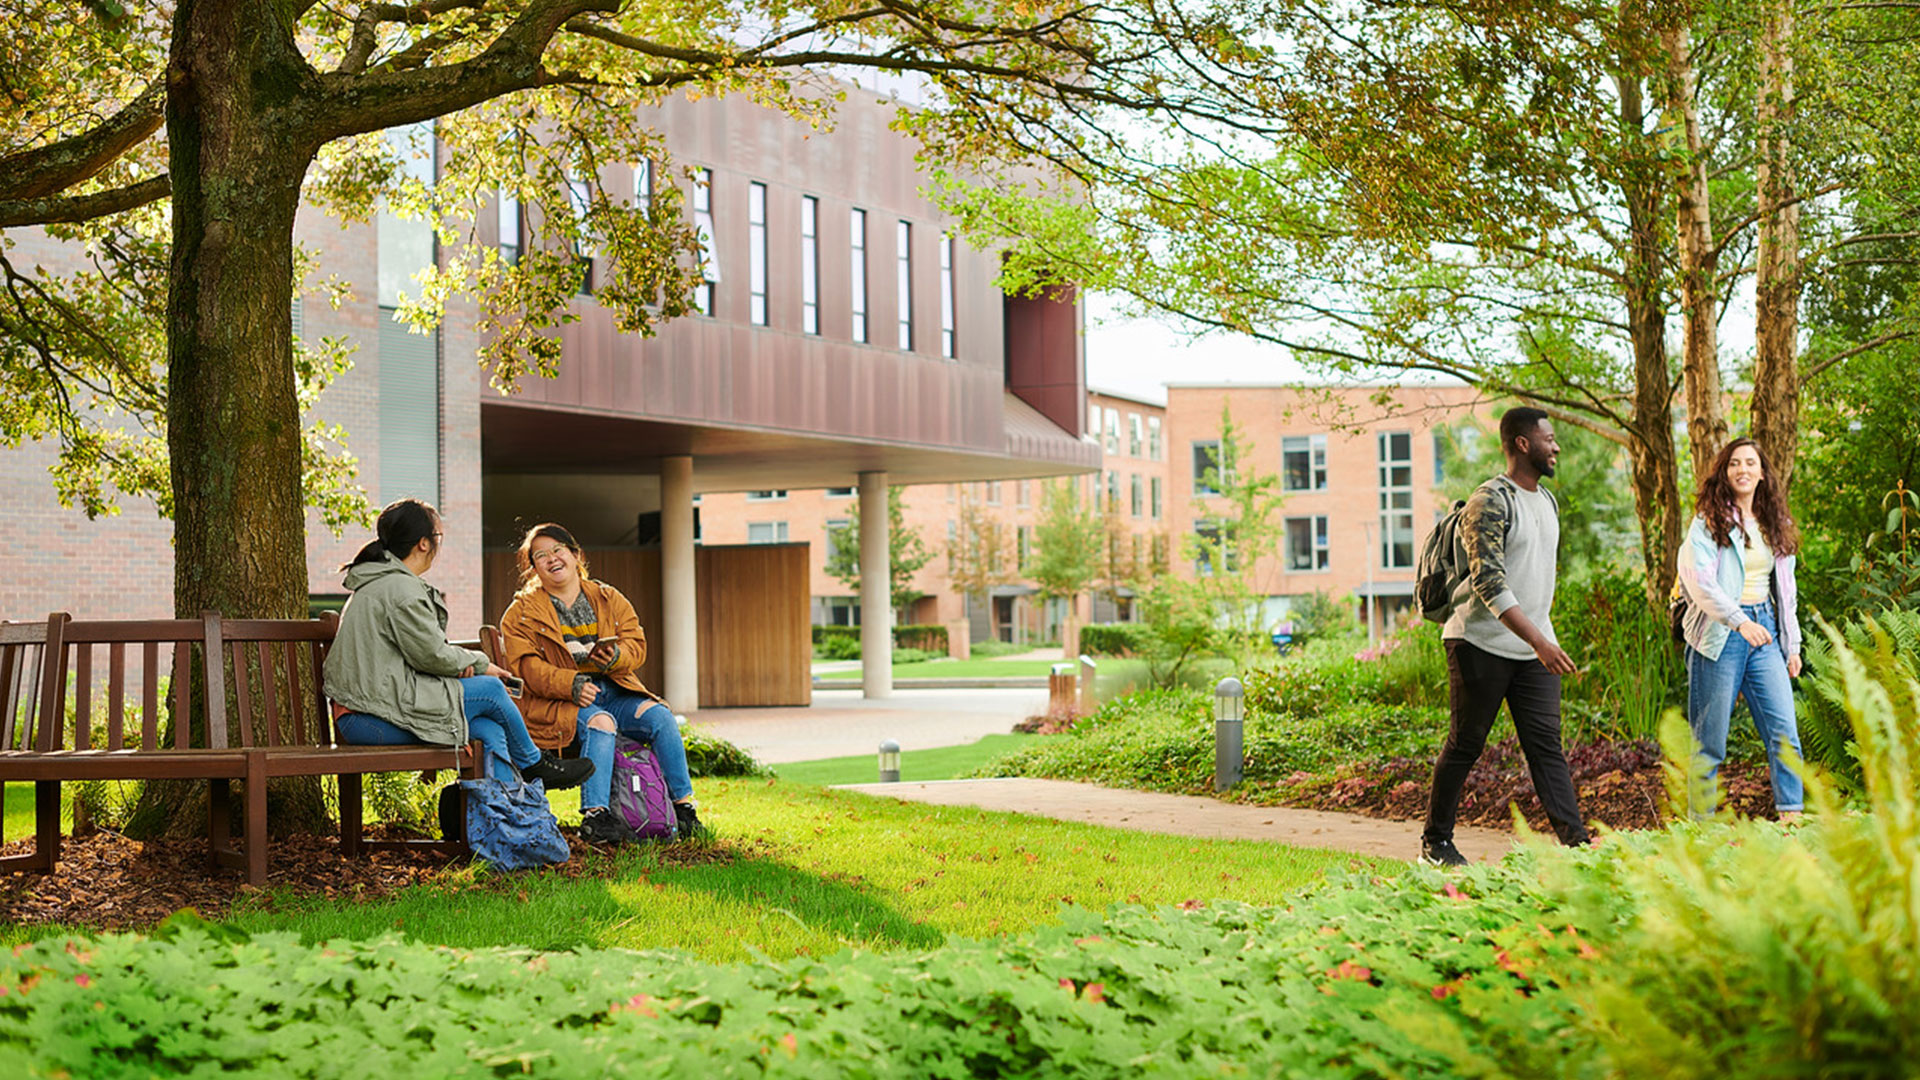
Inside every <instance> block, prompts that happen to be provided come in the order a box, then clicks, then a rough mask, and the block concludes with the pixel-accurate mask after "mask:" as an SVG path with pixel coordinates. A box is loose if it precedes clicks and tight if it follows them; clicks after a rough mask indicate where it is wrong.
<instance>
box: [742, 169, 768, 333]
mask: <svg viewBox="0 0 1920 1080" xmlns="http://www.w3.org/2000/svg"><path fill="white" fill-rule="evenodd" d="M747 297H748V299H747V319H748V320H749V321H751V322H752V323H753V325H755V326H765V325H767V185H765V184H762V183H760V182H759V181H757V180H756V181H754V182H753V183H751V184H748V185H747Z"/></svg>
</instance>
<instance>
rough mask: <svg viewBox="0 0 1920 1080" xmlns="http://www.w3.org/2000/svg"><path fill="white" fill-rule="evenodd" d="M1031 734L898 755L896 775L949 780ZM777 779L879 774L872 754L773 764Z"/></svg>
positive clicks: (858, 778)
mask: <svg viewBox="0 0 1920 1080" xmlns="http://www.w3.org/2000/svg"><path fill="white" fill-rule="evenodd" d="M1036 737H1037V736H1033V735H987V736H983V737H981V738H980V739H977V740H975V741H974V742H971V743H968V744H966V745H965V746H936V747H932V748H929V749H925V750H908V751H905V752H903V753H902V754H901V755H900V779H901V780H902V781H913V780H951V779H953V778H954V777H956V776H963V775H965V774H967V773H969V772H972V771H973V770H975V769H977V768H979V767H980V766H982V765H985V764H986V763H987V762H989V761H993V760H995V759H997V758H1000V757H1002V756H1004V755H1006V754H1008V753H1011V752H1013V751H1014V750H1017V749H1019V748H1020V747H1022V746H1025V745H1027V744H1029V743H1031V742H1032V741H1033V740H1034V739H1035V738H1036ZM774 772H775V774H776V775H778V776H779V777H780V779H782V780H784V781H787V782H790V783H795V784H820V785H822V786H828V785H833V784H871V783H873V782H874V781H875V780H877V779H878V778H879V762H878V759H876V758H875V756H874V755H872V754H853V755H850V756H848V757H835V758H819V759H817V760H814V761H790V762H785V763H782V764H780V765H777V766H774Z"/></svg>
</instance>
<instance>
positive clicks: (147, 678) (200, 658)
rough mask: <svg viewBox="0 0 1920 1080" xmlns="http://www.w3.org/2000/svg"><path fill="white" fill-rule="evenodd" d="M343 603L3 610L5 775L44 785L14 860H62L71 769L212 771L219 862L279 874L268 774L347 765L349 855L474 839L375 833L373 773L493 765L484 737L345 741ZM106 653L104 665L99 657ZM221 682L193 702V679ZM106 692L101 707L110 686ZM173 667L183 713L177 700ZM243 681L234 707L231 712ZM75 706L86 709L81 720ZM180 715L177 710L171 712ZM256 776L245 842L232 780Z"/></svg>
mask: <svg viewBox="0 0 1920 1080" xmlns="http://www.w3.org/2000/svg"><path fill="white" fill-rule="evenodd" d="M337 626H338V617H337V616H333V615H328V616H326V617H325V618H322V619H317V620H311V621H307V620H291V619H223V618H222V617H221V616H220V615H219V614H217V613H212V612H209V613H207V614H205V615H203V616H202V617H201V618H199V619H151V620H135V621H120V622H84V621H76V620H74V619H72V618H71V617H70V616H68V615H67V614H65V613H61V612H56V613H54V614H53V615H50V616H48V618H47V621H46V622H45V623H41V624H29V623H5V624H0V781H27V782H31V783H33V784H34V808H35V810H34V814H35V823H34V834H35V845H34V850H33V851H32V852H29V853H27V854H24V855H16V856H13V857H10V858H5V859H0V870H22V869H33V870H43V871H51V870H52V869H53V868H54V866H55V864H56V863H57V862H58V860H59V857H60V784H61V783H62V782H64V781H71V780H206V781H208V782H209V785H210V787H209V797H208V821H207V829H208V839H209V841H210V842H211V858H212V860H213V862H214V863H215V864H216V865H227V866H243V867H245V869H246V872H247V880H248V881H249V882H250V883H252V884H255V885H260V884H265V882H266V875H267V844H268V839H267V780H268V779H270V778H274V777H290V776H335V777H338V778H339V792H340V846H341V850H342V851H343V852H344V853H345V854H348V855H359V854H361V853H363V852H365V851H368V850H379V849H387V848H396V847H402V848H422V847H424V848H429V849H433V850H439V851H445V852H448V853H450V854H464V853H465V851H466V845H465V843H464V842H462V841H458V840H455V841H445V840H418V841H379V842H372V841H368V840H367V839H366V838H365V837H364V835H363V820H364V812H363V802H364V794H363V788H362V782H361V778H362V777H363V776H365V775H366V774H368V773H381V772H423V771H426V770H429V769H436V770H437V769H446V768H457V769H458V770H459V772H460V774H461V775H462V776H478V775H479V772H478V764H477V763H478V762H479V760H480V756H481V755H480V751H479V750H478V744H477V743H476V744H470V745H468V746H463V747H459V748H457V749H456V748H454V747H446V746H355V745H350V744H343V743H340V742H338V741H337V733H336V731H335V729H334V725H333V721H332V714H331V710H330V709H329V707H328V704H327V699H326V692H325V689H324V687H323V686H322V673H323V670H324V667H323V665H324V662H325V659H326V653H327V649H328V648H329V646H330V645H331V644H332V641H333V636H334V631H335V629H336V628H337ZM102 652H104V659H105V666H104V671H102V670H101V669H98V668H96V666H95V665H96V661H97V660H99V659H101V657H100V655H99V654H100V653H102ZM196 675H197V676H198V677H200V678H201V679H202V680H203V682H204V685H205V687H206V693H205V695H204V699H203V705H202V706H201V708H200V709H199V711H198V712H195V711H193V709H192V707H191V706H192V702H193V695H192V687H191V684H192V680H193V678H194V677H195V676H196ZM103 679H104V701H103V702H101V703H99V704H101V705H103V706H104V707H96V701H95V697H96V692H97V691H99V690H101V689H102V688H103V684H102V680H103ZM163 681H165V682H168V684H169V685H168V687H167V690H168V699H169V705H170V707H171V711H170V714H169V713H166V712H163V710H162V709H161V707H160V706H161V697H160V692H161V683H162V682H163ZM230 696H231V705H232V722H229V708H228V707H229V704H230V702H229V697H230ZM69 712H71V723H70V724H69V723H68V722H67V718H68V714H69ZM169 721H170V722H169ZM234 781H239V782H240V783H241V784H242V785H244V788H245V794H246V805H245V807H244V809H243V812H242V813H241V814H240V815H239V816H240V819H241V821H242V822H243V828H242V836H243V838H244V843H243V845H242V846H241V847H238V848H236V847H235V846H234V845H233V843H232V838H231V836H230V835H229V834H230V832H231V828H230V825H229V823H230V822H231V821H232V820H233V818H234V816H235V815H234V809H235V807H234V804H233V790H232V784H233V782H234Z"/></svg>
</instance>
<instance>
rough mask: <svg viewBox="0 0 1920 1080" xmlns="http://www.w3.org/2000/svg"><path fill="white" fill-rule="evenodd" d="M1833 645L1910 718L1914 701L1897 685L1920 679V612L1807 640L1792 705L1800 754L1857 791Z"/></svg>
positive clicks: (1849, 625)
mask: <svg viewBox="0 0 1920 1080" xmlns="http://www.w3.org/2000/svg"><path fill="white" fill-rule="evenodd" d="M1822 625H1823V626H1824V625H1825V624H1824V623H1823V624H1822ZM1834 641H1842V642H1844V643H1845V644H1846V647H1847V650H1848V651H1849V652H1851V653H1852V654H1853V655H1854V656H1855V657H1856V658H1857V661H1858V662H1859V663H1860V664H1861V665H1862V666H1863V668H1864V669H1865V670H1866V672H1867V675H1868V678H1870V679H1872V680H1873V681H1875V682H1876V683H1879V684H1881V685H1883V686H1885V687H1887V693H1888V694H1890V695H1892V699H1893V704H1894V706H1895V708H1896V709H1900V710H1902V711H1903V712H1904V714H1905V715H1913V714H1914V713H1915V702H1914V701H1913V699H1912V697H1911V696H1905V695H1906V692H1905V691H1904V690H1903V689H1902V687H1904V686H1906V685H1909V684H1910V683H1911V681H1912V680H1914V679H1916V678H1920V611H1907V610H1901V609H1899V608H1889V609H1887V610H1885V611H1882V612H1880V613H1879V614H1878V615H1867V616H1863V617H1861V618H1860V619H1859V620H1857V621H1849V622H1846V623H1843V624H1841V625H1840V626H1839V627H1837V628H1835V637H1833V638H1832V639H1831V640H1830V639H1829V638H1827V637H1825V636H1823V635H1820V634H1812V635H1809V636H1808V638H1807V642H1806V646H1805V654H1806V663H1807V676H1806V678H1804V679H1803V680H1802V684H1801V685H1802V692H1801V693H1800V695H1799V696H1798V703H1797V706H1796V708H1797V711H1798V713H1799V721H1800V746H1801V752H1802V753H1803V754H1804V755H1805V756H1806V760H1807V761H1808V762H1810V763H1812V764H1814V765H1817V766H1819V767H1820V768H1822V769H1825V770H1826V771H1827V773H1829V774H1830V775H1831V776H1832V777H1833V779H1834V780H1835V782H1837V783H1838V784H1839V785H1840V786H1841V788H1842V789H1844V790H1845V791H1846V792H1848V793H1857V792H1859V791H1860V790H1861V789H1862V786H1863V784H1864V777H1863V776H1862V773H1861V769H1860V762H1859V759H1858V758H1857V756H1856V754H1855V747H1854V745H1853V728H1852V724H1851V722H1850V721H1849V719H1848V713H1847V688H1846V685H1845V682H1844V681H1843V679H1842V676H1841V666H1840V664H1839V663H1838V662H1837V661H1838V658H1837V655H1836V652H1835V647H1834Z"/></svg>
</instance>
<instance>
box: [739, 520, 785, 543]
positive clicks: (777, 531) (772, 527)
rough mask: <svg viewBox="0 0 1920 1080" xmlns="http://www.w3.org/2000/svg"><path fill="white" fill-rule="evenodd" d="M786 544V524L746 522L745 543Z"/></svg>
mask: <svg viewBox="0 0 1920 1080" xmlns="http://www.w3.org/2000/svg"><path fill="white" fill-rule="evenodd" d="M786 542H787V523H786V522H784V521H749V522H747V543H749V544H784V543H786Z"/></svg>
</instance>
